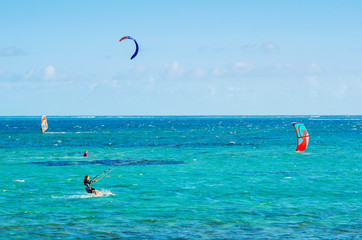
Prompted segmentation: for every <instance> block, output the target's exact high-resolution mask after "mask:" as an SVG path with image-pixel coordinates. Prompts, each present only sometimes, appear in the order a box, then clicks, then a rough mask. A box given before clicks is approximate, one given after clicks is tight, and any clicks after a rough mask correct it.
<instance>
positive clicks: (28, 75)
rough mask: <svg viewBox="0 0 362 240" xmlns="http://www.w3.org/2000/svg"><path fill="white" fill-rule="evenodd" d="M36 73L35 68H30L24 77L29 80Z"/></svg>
mask: <svg viewBox="0 0 362 240" xmlns="http://www.w3.org/2000/svg"><path fill="white" fill-rule="evenodd" d="M33 74H34V71H33V70H30V71H29V72H28V73H27V74H26V75H25V77H24V79H25V80H28V79H29V78H30V77H31V76H33Z"/></svg>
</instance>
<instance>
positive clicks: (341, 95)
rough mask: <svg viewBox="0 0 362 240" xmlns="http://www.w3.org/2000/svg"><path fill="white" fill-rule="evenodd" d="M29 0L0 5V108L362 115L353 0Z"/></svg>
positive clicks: (0, 111)
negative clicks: (42, 2)
mask: <svg viewBox="0 0 362 240" xmlns="http://www.w3.org/2000/svg"><path fill="white" fill-rule="evenodd" d="M35 3H36V1H28V2H25V3H23V4H24V5H26V6H22V7H23V8H19V6H18V5H19V3H16V2H10V3H6V4H4V10H3V13H4V14H0V27H1V29H3V36H4V37H2V38H1V39H0V115H42V114H49V115H84V114H85V115H88V114H89V115H217V114H221V115H244V114H256V115H266V114H296V115H302V114H318V115H322V114H362V111H361V108H360V104H361V102H362V81H361V79H362V65H361V62H362V61H361V56H362V55H361V54H360V53H361V52H362V51H361V50H362V49H361V48H362V47H361V45H360V39H361V37H362V33H361V32H360V31H357V29H358V28H359V26H360V25H361V24H362V16H361V15H360V14H359V12H358V10H357V9H358V7H361V6H362V3H360V2H359V1H351V2H349V5H347V4H342V3H329V4H328V5H326V4H323V3H316V2H313V1H306V2H303V3H289V2H286V1H275V2H273V3H270V2H268V1H262V2H261V3H260V2H259V3H258V4H256V3H254V2H253V1H243V2H239V1H228V2H227V3H228V4H222V3H215V2H211V3H210V2H207V1H200V2H198V3H194V2H192V1H184V2H182V3H177V4H176V3H172V4H171V3H167V2H164V1H156V2H154V3H153V4H151V3H148V2H146V1H138V2H135V3H127V4H125V3H116V2H111V3H97V2H92V1H91V2H90V4H87V6H86V9H87V11H84V5H83V2H82V1H80V2H77V3H73V2H71V1H64V2H61V3H47V5H46V6H45V8H46V9H47V11H46V12H40V10H39V9H38V8H37V7H36V4H35ZM70 6H72V7H71V8H69V7H70ZM135 8H138V10H139V12H138V14H137V16H136V17H134V16H132V14H133V13H132V11H131V10H133V9H135ZM307 10H308V13H309V14H305V12H306V11H307ZM64 11H66V12H67V13H68V14H67V16H65V15H64V14H63V13H64ZM186 13H187V14H186ZM331 13H334V14H331ZM121 15H122V16H124V17H122V19H119V16H121ZM307 15H308V16H307ZM93 16H97V19H94V18H93ZM127 19H132V20H127ZM123 35H132V36H134V37H135V38H137V41H138V44H139V46H140V51H139V53H138V56H137V57H136V58H135V59H133V60H132V61H130V60H129V56H130V55H131V54H132V52H133V51H134V46H132V45H131V43H129V44H128V43H123V44H119V43H118V40H119V37H121V36H123ZM24 36H28V37H25V38H24Z"/></svg>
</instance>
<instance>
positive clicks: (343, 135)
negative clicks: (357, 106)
mask: <svg viewBox="0 0 362 240" xmlns="http://www.w3.org/2000/svg"><path fill="white" fill-rule="evenodd" d="M295 121H299V122H303V123H304V124H305V126H306V127H307V129H308V132H309V135H310V143H309V147H308V149H307V151H306V152H305V153H298V152H295V148H296V136H295V131H294V129H293V126H292V125H291V122H295ZM48 124H49V129H48V131H47V132H46V133H45V134H41V133H40V117H1V118H0V161H1V164H0V172H1V180H0V182H1V185H0V203H1V204H0V219H1V221H0V238H1V239H17V238H19V239H45V238H46V239H49V238H50V239H84V238H90V239H94V238H96V239H122V238H123V239H132V238H133V239H285V238H290V239H320V238H322V239H331V238H333V239H362V220H361V219H362V217H361V216H362V208H361V207H362V205H361V201H362V194H361V187H362V181H361V179H362V161H361V160H362V148H361V139H362V138H361V133H362V131H361V129H362V116H320V117H319V116H294V117H291V116H273V117H268V116H265V117H263V116H261V117H243V116H240V117H123V118H122V117H52V116H49V117H48ZM85 150H88V154H89V157H88V158H85V157H82V155H83V153H84V151H85ZM107 169H113V171H112V172H111V173H109V174H108V175H106V177H104V178H103V179H101V180H100V181H99V182H96V183H94V185H93V187H95V188H96V189H98V190H100V191H101V192H102V193H103V196H101V197H95V196H92V195H89V194H87V193H86V192H85V190H84V185H83V178H84V176H85V175H90V176H91V177H93V176H95V175H97V174H100V173H102V172H103V171H105V170H107Z"/></svg>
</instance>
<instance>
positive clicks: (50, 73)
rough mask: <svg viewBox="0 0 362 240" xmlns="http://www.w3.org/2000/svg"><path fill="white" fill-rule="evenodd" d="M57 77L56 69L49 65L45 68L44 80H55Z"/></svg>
mask: <svg viewBox="0 0 362 240" xmlns="http://www.w3.org/2000/svg"><path fill="white" fill-rule="evenodd" d="M54 77H55V68H54V67H53V66H52V65H49V66H47V67H46V68H45V71H44V78H45V79H47V80H48V79H53V78H54Z"/></svg>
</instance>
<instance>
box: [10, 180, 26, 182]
mask: <svg viewBox="0 0 362 240" xmlns="http://www.w3.org/2000/svg"><path fill="white" fill-rule="evenodd" d="M13 182H25V180H13Z"/></svg>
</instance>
